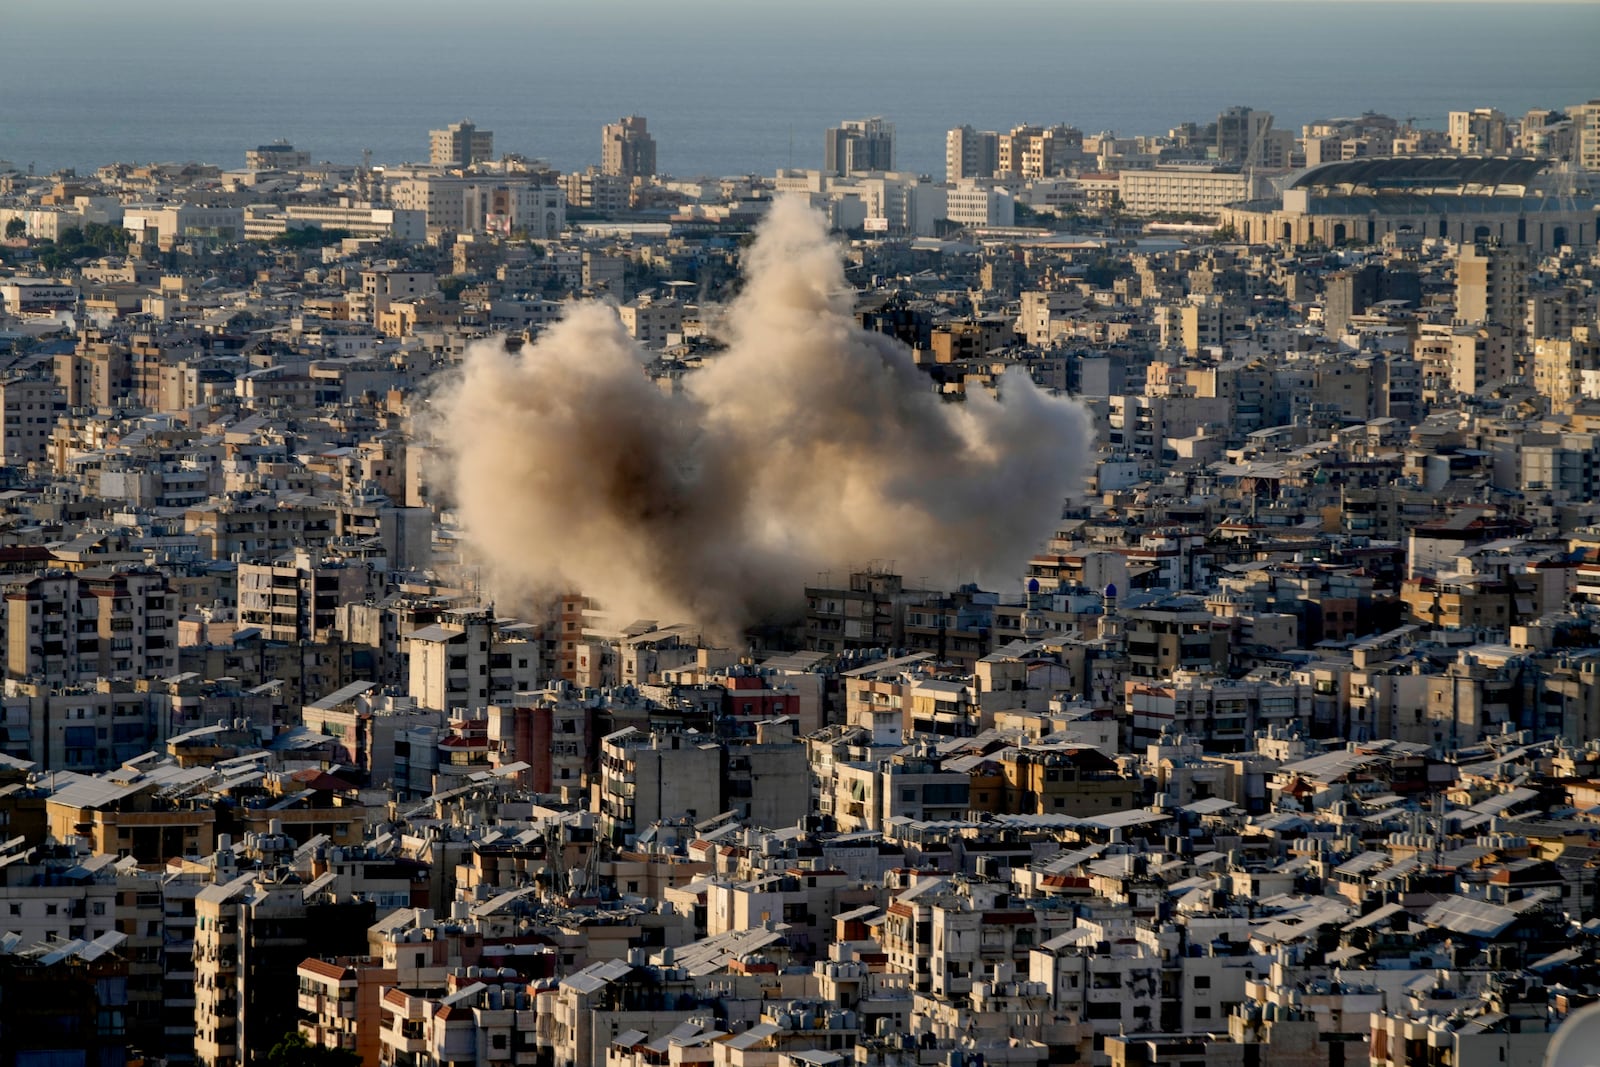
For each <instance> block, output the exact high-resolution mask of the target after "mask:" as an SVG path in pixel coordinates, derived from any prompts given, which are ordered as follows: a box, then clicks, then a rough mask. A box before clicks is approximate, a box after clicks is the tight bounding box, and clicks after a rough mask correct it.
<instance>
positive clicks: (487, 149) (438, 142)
mask: <svg viewBox="0 0 1600 1067" xmlns="http://www.w3.org/2000/svg"><path fill="white" fill-rule="evenodd" d="M493 158H494V134H492V133H490V132H489V131H488V130H480V129H478V127H476V126H474V125H473V124H472V122H471V120H469V119H462V120H461V121H460V122H452V123H451V124H450V125H448V126H446V127H445V128H444V129H442V130H429V131H428V162H429V163H431V164H432V165H433V166H435V167H470V166H472V164H474V163H482V162H485V161H487V160H491V159H493Z"/></svg>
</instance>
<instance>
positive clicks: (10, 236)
mask: <svg viewBox="0 0 1600 1067" xmlns="http://www.w3.org/2000/svg"><path fill="white" fill-rule="evenodd" d="M27 232H28V224H27V223H26V222H24V221H23V220H21V219H19V218H13V219H11V221H9V222H7V223H6V240H8V241H15V240H16V239H17V238H19V237H21V236H22V235H23V234H25V233H27Z"/></svg>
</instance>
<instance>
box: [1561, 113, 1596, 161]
mask: <svg viewBox="0 0 1600 1067" xmlns="http://www.w3.org/2000/svg"><path fill="white" fill-rule="evenodd" d="M1567 114H1569V115H1571V116H1572V125H1573V136H1574V138H1575V139H1576V142H1577V143H1576V144H1575V145H1574V148H1573V158H1575V159H1576V160H1577V161H1578V165H1579V166H1580V167H1586V168H1588V169H1589V170H1600V99H1595V100H1591V101H1589V102H1588V103H1587V104H1579V105H1577V106H1576V107H1571V108H1568V109H1567Z"/></svg>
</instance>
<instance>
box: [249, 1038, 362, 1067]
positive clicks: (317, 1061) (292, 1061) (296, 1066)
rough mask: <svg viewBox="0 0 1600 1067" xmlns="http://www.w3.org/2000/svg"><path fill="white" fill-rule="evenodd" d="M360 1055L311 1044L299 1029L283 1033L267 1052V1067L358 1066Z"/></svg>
mask: <svg viewBox="0 0 1600 1067" xmlns="http://www.w3.org/2000/svg"><path fill="white" fill-rule="evenodd" d="M360 1065H361V1057H360V1056H358V1055H356V1054H355V1053H354V1052H350V1051H348V1050H346V1049H341V1048H327V1047H325V1046H322V1045H313V1044H312V1043H311V1042H309V1041H307V1040H306V1039H305V1035H304V1034H301V1033H300V1032H299V1031H295V1032H294V1033H290V1034H284V1035H283V1039H282V1040H280V1041H279V1042H278V1043H277V1044H276V1045H273V1046H272V1048H271V1049H270V1050H269V1051H268V1052H267V1067H360Z"/></svg>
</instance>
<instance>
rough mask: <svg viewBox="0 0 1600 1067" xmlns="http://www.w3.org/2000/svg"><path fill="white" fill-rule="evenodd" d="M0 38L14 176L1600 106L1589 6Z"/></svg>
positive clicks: (985, 7) (308, 0) (667, 10)
mask: <svg viewBox="0 0 1600 1067" xmlns="http://www.w3.org/2000/svg"><path fill="white" fill-rule="evenodd" d="M0 42H3V44H0V159H9V160H12V161H15V162H17V163H20V164H24V165H26V164H30V163H37V164H38V165H39V166H41V167H44V168H46V169H49V168H53V167H58V166H85V165H88V166H97V165H100V164H102V163H106V162H111V161H113V160H141V161H147V160H152V159H198V160H203V161H205V162H212V163H219V164H222V165H225V166H238V165H240V164H241V163H242V161H243V151H244V148H245V147H247V146H249V145H254V144H257V143H262V142H265V141H270V140H273V139H275V138H279V137H282V138H288V139H290V140H292V141H294V142H295V143H297V144H299V145H300V146H301V147H303V148H305V149H306V150H307V151H309V152H311V153H312V155H313V157H314V158H316V159H332V160H339V161H345V162H350V161H355V160H358V159H359V158H360V155H361V150H362V149H363V148H371V149H372V150H373V156H374V159H375V161H377V162H401V161H405V160H415V159H417V158H419V157H423V156H425V155H426V150H427V140H426V135H427V130H428V129H430V128H434V127H438V126H442V125H443V124H445V123H447V122H452V121H455V120H457V119H461V118H464V117H470V118H472V119H474V120H476V121H477V122H478V123H479V124H480V125H481V126H482V127H484V128H487V129H491V130H493V131H494V132H495V137H496V140H495V147H496V149H497V150H498V151H501V152H520V153H524V154H529V155H535V156H542V157H544V158H547V159H549V160H550V161H551V162H552V163H554V164H555V165H556V166H557V167H560V168H563V169H569V168H574V167H582V166H584V165H587V164H589V163H597V162H599V128H600V125H601V124H602V123H604V122H608V121H614V120H615V119H616V118H617V117H618V116H620V115H625V114H642V115H645V116H646V117H648V119H649V120H650V127H651V130H652V132H654V133H655V135H656V137H657V140H658V142H659V145H660V149H659V159H660V162H661V165H662V167H663V169H665V170H667V171H669V172H670V173H675V174H695V173H724V174H726V173H745V172H747V171H748V170H756V171H762V172H767V173H770V171H771V169H772V168H774V167H776V166H790V165H793V166H816V165H819V164H820V162H821V157H820V154H821V148H820V145H821V136H822V130H823V129H825V128H826V127H828V126H831V125H834V124H835V123H837V122H838V121H839V120H840V119H845V118H856V117H860V116H864V115H874V114H881V115H884V116H886V117H887V118H889V119H890V120H891V121H893V122H894V123H895V124H896V127H897V130H898V133H899V154H900V163H901V164H902V165H903V166H905V167H907V168H909V169H914V170H922V171H924V172H930V173H931V172H935V171H942V170H943V139H944V130H946V129H948V128H949V127H950V126H954V125H959V124H962V123H971V124H973V125H975V126H978V127H979V128H1007V129H1008V128H1010V126H1012V125H1015V124H1017V123H1022V122H1047V123H1048V122H1071V123H1074V124H1076V125H1079V126H1081V127H1083V128H1084V129H1086V130H1089V131H1090V132H1097V131H1100V130H1106V129H1114V130H1116V131H1117V132H1119V133H1123V134H1134V133H1161V132H1164V131H1166V130H1167V129H1169V128H1170V127H1171V126H1172V125H1175V124H1176V123H1179V122H1183V121H1200V122H1204V121H1208V120H1209V119H1211V118H1214V117H1215V115H1216V114H1217V112H1218V111H1219V110H1220V109H1221V108H1224V107H1228V106H1231V105H1234V104H1248V105H1250V106H1253V107H1259V108H1264V109H1267V110H1270V111H1273V112H1274V114H1275V115H1276V116H1277V118H1278V124H1279V125H1280V126H1288V127H1291V128H1292V127H1297V126H1298V125H1299V124H1301V123H1304V122H1307V121H1310V120H1312V119H1317V118H1323V117H1327V116H1328V115H1331V114H1359V113H1360V112H1361V111H1363V110H1368V109H1371V110H1378V111H1385V112H1387V113H1389V114H1392V115H1395V116H1397V117H1401V118H1404V117H1407V116H1415V117H1416V118H1417V120H1418V121H1419V122H1421V123H1423V124H1426V125H1433V126H1442V125H1443V123H1444V112H1445V111H1446V110H1450V109H1454V108H1461V107H1482V106H1489V107H1500V108H1503V109H1505V110H1506V111H1508V112H1509V113H1512V114H1520V113H1521V112H1522V111H1523V110H1526V109H1527V108H1529V107H1535V106H1540V107H1545V106H1548V107H1562V106H1567V105H1570V104H1573V103H1577V102H1580V101H1583V100H1588V99H1592V98H1594V97H1597V96H1600V63H1597V61H1596V58H1595V47H1596V43H1597V42H1600V0H1569V2H1567V3H1565V4H1562V5H1561V6H1559V7H1557V6H1554V5H1553V4H1550V3H1542V4H1541V3H1537V2H1536V0H1526V2H1515V0H1495V2H1471V0H1467V2H1454V0H1413V2H1409V3H1396V2H1390V0H1333V2H1318V0H1118V2H1116V3H1113V4H1107V3H1104V2H1103V0H984V2H982V3H978V4H974V3H973V2H972V0H865V2H863V0H791V2H787V3H775V2H757V0H678V2H671V0H667V2H661V0H656V2H643V0H626V2H609V3H607V2H583V0H577V2H569V3H553V2H545V0H538V2H532V3H530V2H528V0H480V2H476V3H468V4H463V5H454V6H451V5H440V4H438V3H437V2H435V0H427V2H423V0H270V2H266V3H257V4H246V3H241V2H239V0H143V2H127V0H0Z"/></svg>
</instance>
